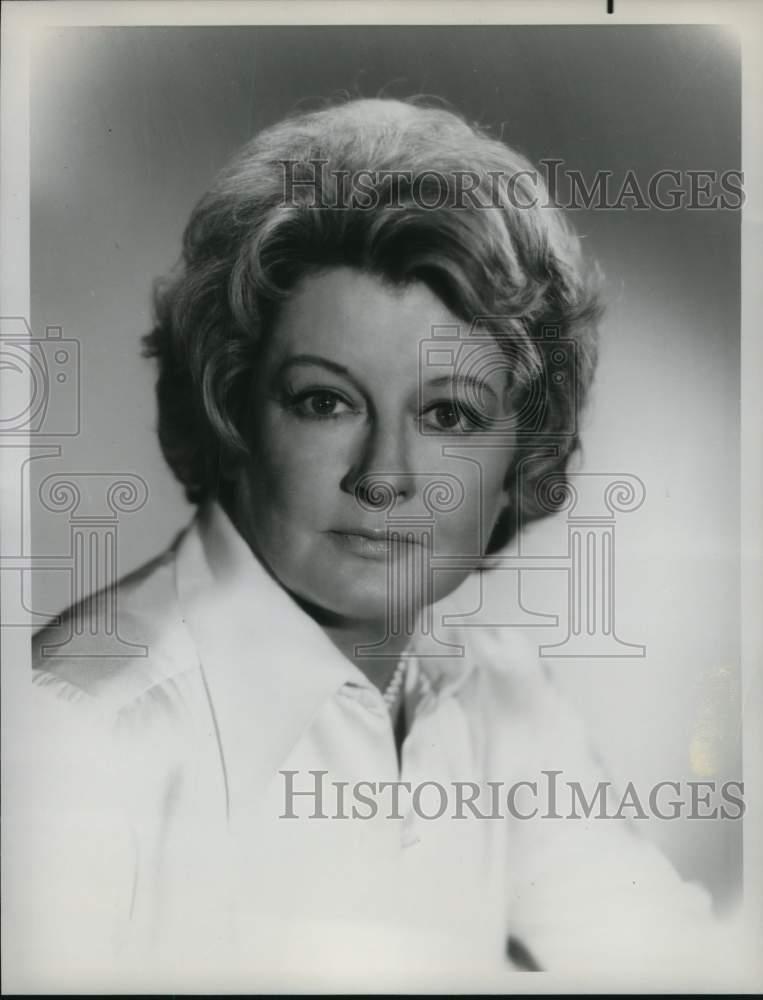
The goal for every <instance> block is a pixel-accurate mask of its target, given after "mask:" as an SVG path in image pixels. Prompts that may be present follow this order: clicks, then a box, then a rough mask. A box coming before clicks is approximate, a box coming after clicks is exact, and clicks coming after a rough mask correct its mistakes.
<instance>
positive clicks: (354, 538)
mask: <svg viewBox="0 0 763 1000" xmlns="http://www.w3.org/2000/svg"><path fill="white" fill-rule="evenodd" d="M329 535H330V536H331V537H332V538H333V539H334V540H335V541H336V542H337V544H339V545H341V546H342V548H344V549H346V550H349V551H350V552H353V553H355V554H356V555H360V556H366V557H371V558H374V557H375V558H379V557H386V556H388V555H389V554H391V553H392V552H393V551H394V549H395V548H396V547H397V546H401V545H402V546H406V547H407V546H408V545H410V544H416V539H414V538H412V537H408V538H406V537H400V535H399V534H398V533H397V532H395V533H394V536H395V537H393V538H391V537H390V532H389V530H388V529H386V528H348V529H345V530H341V529H337V530H333V531H330V532H329Z"/></svg>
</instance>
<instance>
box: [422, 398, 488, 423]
mask: <svg viewBox="0 0 763 1000" xmlns="http://www.w3.org/2000/svg"><path fill="white" fill-rule="evenodd" d="M422 422H423V424H424V426H425V427H426V428H427V429H428V430H435V431H473V430H477V429H478V428H479V426H480V423H479V422H478V421H477V420H476V419H475V418H474V417H472V416H470V415H469V413H468V411H467V409H466V407H464V406H463V405H462V404H460V403H457V402H455V401H453V400H447V401H442V402H439V403H434V404H433V405H432V406H430V407H428V409H426V410H425V411H424V414H423V421H422Z"/></svg>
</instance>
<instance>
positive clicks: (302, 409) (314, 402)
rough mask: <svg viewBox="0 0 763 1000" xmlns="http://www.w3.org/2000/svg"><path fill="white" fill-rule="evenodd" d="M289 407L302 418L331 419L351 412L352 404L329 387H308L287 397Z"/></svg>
mask: <svg viewBox="0 0 763 1000" xmlns="http://www.w3.org/2000/svg"><path fill="white" fill-rule="evenodd" d="M289 408H290V409H291V410H292V411H293V412H294V413H295V414H296V415H297V416H298V417H301V418H302V419H304V420H331V419H332V418H336V417H341V416H342V415H343V414H345V413H351V412H353V408H352V406H350V404H349V403H348V402H347V401H346V400H344V399H342V397H341V396H340V395H339V394H338V393H336V392H333V391H332V390H331V389H309V390H307V391H306V392H301V393H297V394H296V395H294V396H292V397H291V398H290V399H289Z"/></svg>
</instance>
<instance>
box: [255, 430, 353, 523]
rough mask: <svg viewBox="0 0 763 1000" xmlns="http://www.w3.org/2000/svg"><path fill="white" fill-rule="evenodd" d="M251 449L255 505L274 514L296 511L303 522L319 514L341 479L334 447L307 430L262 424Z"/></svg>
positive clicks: (317, 516) (275, 515) (287, 513)
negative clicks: (292, 430) (300, 430)
mask: <svg viewBox="0 0 763 1000" xmlns="http://www.w3.org/2000/svg"><path fill="white" fill-rule="evenodd" d="M263 432H264V433H263V434H262V439H261V442H260V444H259V445H258V447H257V448H256V449H255V450H254V453H253V462H252V481H253V486H254V492H255V495H256V498H257V505H258V507H259V508H260V509H263V508H264V510H265V511H266V512H267V513H269V514H270V515H271V517H275V519H283V517H284V516H286V515H299V516H300V517H301V518H302V519H303V520H304V521H305V522H311V521H315V520H316V518H318V519H319V518H320V516H321V514H322V513H323V512H324V511H325V508H326V507H328V506H329V505H330V504H331V503H332V502H333V498H334V497H335V495H336V493H337V491H338V484H339V482H340V480H341V475H342V471H341V470H342V465H341V461H340V456H339V455H337V454H335V453H334V452H335V451H336V449H333V450H332V449H331V448H330V447H326V443H325V442H323V443H321V445H320V446H319V445H318V443H316V441H315V440H311V436H310V435H308V434H299V433H293V432H290V429H289V428H284V427H283V426H279V425H278V423H275V424H274V425H271V426H270V427H268V426H265V427H264V428H263Z"/></svg>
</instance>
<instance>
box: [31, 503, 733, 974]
mask: <svg viewBox="0 0 763 1000" xmlns="http://www.w3.org/2000/svg"><path fill="white" fill-rule="evenodd" d="M117 598H118V618H119V630H120V636H121V637H122V638H123V639H125V640H128V641H131V642H135V643H140V644H142V645H143V646H144V647H145V650H144V653H145V655H137V656H130V657H120V658H113V657H104V656H100V655H94V656H92V657H78V658H76V659H72V658H65V657H64V658H62V657H56V656H55V655H50V653H51V652H53V653H54V652H55V650H54V649H53V648H52V647H53V646H54V645H55V643H56V642H57V641H60V638H61V635H62V634H64V635H65V634H66V631H67V629H68V628H69V622H68V620H67V618H65V619H64V621H63V623H62V624H61V626H59V627H57V628H54V627H49V628H47V629H46V630H44V631H43V632H41V633H38V635H37V636H36V637H35V641H34V664H33V666H34V674H33V676H34V685H33V696H32V697H31V698H30V704H29V706H28V710H29V711H31V712H33V713H34V714H33V716H32V717H31V720H30V722H29V724H28V725H27V727H26V728H27V729H28V730H29V731H30V732H33V733H34V740H33V741H32V742H33V746H31V747H30V748H29V758H28V759H29V768H28V774H29V783H28V794H27V795H26V796H25V808H24V810H22V811H23V812H24V815H23V817H19V821H20V822H23V824H24V829H25V830H26V831H27V832H26V834H25V835H24V850H25V852H26V854H25V857H26V859H27V863H28V865H29V868H28V870H29V872H30V878H29V879H28V880H27V884H26V891H25V894H24V898H23V903H20V904H19V907H18V913H17V922H16V929H15V932H14V936H15V941H16V947H17V948H18V949H20V950H21V953H22V954H21V960H22V963H23V961H24V956H23V953H24V949H28V950H29V955H28V967H29V976H30V983H31V984H33V985H34V987H35V988H37V989H40V990H44V989H46V988H53V989H56V990H61V989H66V988H67V984H69V983H70V984H71V988H72V989H75V988H78V989H82V990H88V989H93V990H99V989H103V990H111V991H114V990H127V989H132V990H141V989H145V990H153V991H162V992H163V991H173V992H181V991H193V992H203V991H205V990H210V991H225V990H230V991H264V990H268V989H274V990H279V991H283V990H289V989H296V990H299V989H332V988H338V989H344V988H346V989H353V988H355V989H360V990H366V991H368V990H373V991H375V992H379V991H384V990H394V989H407V990H417V989H432V988H433V989H437V988H447V989H448V990H451V991H452V990H454V989H467V990H471V991H473V990H475V989H480V988H482V989H485V990H490V989H499V990H512V989H514V988H516V987H515V986H514V985H513V984H514V982H515V977H513V976H512V975H511V974H512V973H516V972H518V971H519V970H526V969H530V968H533V967H539V968H540V969H542V970H546V971H550V972H552V973H554V972H557V973H564V974H574V975H575V977H576V982H582V983H587V984H595V983H596V982H601V981H603V980H602V978H601V977H605V979H606V977H607V976H609V977H610V980H609V981H610V982H611V981H613V980H612V979H611V977H612V976H614V977H615V979H614V982H615V983H616V984H617V983H618V982H619V984H620V985H627V984H628V983H630V982H632V979H631V977H632V976H634V975H639V977H641V978H640V980H639V981H640V982H647V981H648V977H649V976H650V975H654V976H655V977H656V981H658V982H659V983H660V985H665V984H666V983H668V982H670V977H671V976H673V977H677V979H678V981H680V983H681V984H682V985H683V986H685V985H687V984H691V983H692V982H695V983H699V984H701V985H702V986H703V988H706V987H707V985H708V983H709V982H712V981H713V980H712V978H708V976H710V977H712V974H713V972H717V973H718V975H719V980H718V981H719V982H720V981H721V978H720V977H721V975H722V971H723V968H724V963H723V962H719V961H718V954H719V951H718V945H719V942H720V941H721V940H723V941H727V939H726V938H723V934H724V933H725V931H724V928H723V927H722V926H720V925H719V924H718V922H717V921H716V920H715V918H714V917H713V916H712V912H711V906H710V899H709V896H708V894H707V893H706V892H705V890H703V889H701V888H699V887H698V886H696V885H690V884H687V883H685V882H683V881H682V880H681V879H680V878H679V876H678V875H677V873H676V872H675V870H674V869H673V868H672V866H671V865H670V864H669V863H668V862H667V860H665V859H664V858H663V857H662V856H661V855H660V853H659V852H658V851H657V850H656V848H654V847H653V846H651V845H650V844H649V843H648V842H647V841H645V840H643V839H641V837H640V836H639V835H638V834H637V832H635V831H634V830H633V829H631V826H630V825H629V824H628V822H627V821H626V820H613V819H608V820H607V819H598V818H595V816H594V817H592V818H589V819H585V818H578V819H568V818H565V815H566V812H568V811H569V810H568V808H567V807H568V804H569V803H568V801H567V800H565V802H564V804H563V805H562V804H560V803H557V810H556V811H557V812H558V813H559V814H560V816H559V818H552V817H550V816H549V813H552V812H554V809H553V806H552V805H550V804H549V802H548V795H547V794H546V795H545V796H544V795H543V794H542V793H541V794H539V795H538V796H534V795H533V784H532V783H535V786H536V788H537V789H538V790H539V791H540V790H542V789H546V791H547V789H548V786H549V783H550V782H552V781H553V780H554V777H553V774H552V772H559V774H558V778H559V779H564V780H565V781H567V780H569V781H577V782H579V783H580V784H581V786H582V787H583V789H584V790H585V792H586V794H587V795H588V797H590V792H592V791H594V790H595V787H596V783H597V782H598V781H601V780H603V779H604V778H605V777H606V775H605V774H604V772H603V771H602V769H601V767H600V765H599V764H598V762H597V761H596V759H595V758H594V756H593V755H592V754H591V752H590V750H589V748H588V746H587V740H586V738H585V733H584V730H583V727H582V724H581V722H580V721H579V720H578V719H577V718H576V717H575V716H574V714H573V713H572V712H571V711H570V710H569V708H568V707H567V706H566V704H565V703H564V701H563V700H562V699H561V697H560V696H559V695H558V694H557V692H556V690H555V689H554V687H553V685H552V683H551V681H550V680H549V678H548V677H547V675H546V673H545V672H544V670H543V667H542V664H540V663H539V662H538V660H537V658H536V656H535V655H534V653H533V650H532V648H531V647H530V646H529V644H528V643H527V642H526V640H524V639H523V638H522V637H521V635H519V634H518V633H517V632H516V631H515V630H498V629H492V630H491V629H486V630H469V632H468V634H465V633H457V632H455V631H453V630H451V633H450V634H449V636H448V639H449V640H450V641H452V642H453V643H454V644H456V645H461V646H463V648H464V655H463V656H443V657H431V656H420V657H418V658H413V659H412V660H411V664H410V668H409V670H408V673H407V678H406V685H405V694H404V704H405V713H406V719H407V725H408V731H407V736H406V738H405V741H404V744H403V747H402V756H401V764H400V768H399V769H398V760H397V754H396V750H395V743H394V736H393V730H392V725H391V720H390V716H389V713H388V710H387V708H386V706H385V703H384V701H383V699H382V697H381V695H380V693H379V692H378V690H377V689H376V688H375V687H374V686H373V685H372V684H370V682H369V681H368V680H367V679H366V678H365V677H364V675H363V674H362V673H361V672H360V671H359V670H358V669H357V668H356V667H355V666H354V665H353V664H351V663H350V662H349V661H347V660H346V659H345V658H344V657H343V656H342V655H341V654H340V653H339V652H338V651H337V650H336V648H335V647H334V646H333V644H332V643H331V642H330V641H329V639H328V638H327V637H326V635H325V634H324V633H323V631H322V630H321V629H320V628H319V626H317V625H316V624H315V623H314V622H313V620H312V619H311V618H310V617H309V616H308V615H306V614H305V613H304V612H303V611H302V610H301V609H299V608H298V606H297V605H296V604H295V603H294V602H293V600H292V599H291V598H290V597H289V595H288V594H287V593H286V592H285V591H284V590H283V589H282V588H281V587H280V586H279V585H278V584H277V583H275V582H274V581H273V580H272V578H271V577H270V576H269V575H268V573H267V572H266V571H265V570H264V569H263V567H262V566H261V565H260V563H259V562H258V561H257V560H256V559H255V557H254V556H253V555H252V553H251V552H250V550H249V548H248V547H247V545H246V544H245V543H244V541H243V540H242V538H241V537H240V536H239V534H238V532H237V531H236V530H235V528H234V527H233V525H232V524H231V522H230V521H229V520H228V518H227V516H226V515H225V513H224V512H223V510H222V509H221V508H220V507H219V506H218V505H216V504H210V505H208V506H206V507H204V508H202V509H201V510H200V512H199V514H198V515H197V517H196V518H195V519H194V521H193V522H192V524H191V525H190V526H189V527H188V528H187V529H186V530H185V531H184V532H183V533H182V534H181V535H180V536H179V537H178V539H177V540H176V542H175V543H174V544H173V546H172V547H171V548H170V549H169V550H168V551H167V552H166V553H164V554H163V555H162V556H160V557H159V558H158V559H156V560H154V561H153V562H152V563H150V564H148V566H146V567H144V568H143V569H141V570H139V571H137V572H136V573H134V574H131V575H130V576H129V577H127V578H125V580H123V581H122V582H121V583H120V585H119V590H118V595H117ZM91 600H95V598H92V599H91ZM62 630H63V631H62ZM46 646H47V647H49V648H48V649H47V650H46ZM413 651H414V652H415V651H416V650H415V647H414V649H413ZM139 652H140V650H139ZM32 726H33V727H34V728H33V729H31V728H30V727H32ZM520 782H524V783H525V784H520ZM512 786H514V787H513V792H512V793H511V794H512V795H513V799H512V808H511V809H510V808H509V807H508V805H507V795H508V794H509V790H510V789H511V788H512ZM395 796H396V797H397V798H396V799H395ZM469 801H471V802H472V804H473V805H472V806H470V805H469V804H468V802H469ZM534 808H535V809H536V814H535V815H532V813H533V809H534ZM512 812H513V815H512ZM525 817H529V818H525ZM729 940H730V939H729ZM724 948H726V949H728V941H727V943H726V944H725V945H724ZM723 954H724V955H725V954H726V952H725V951H724V952H723ZM710 955H712V956H713V960H712V961H707V960H708V958H709V957H710ZM525 974H526V973H525V972H523V975H525ZM692 975H695V976H696V977H697V978H696V979H695V980H692V978H691V976H692ZM597 977H598V978H597ZM618 977H619V979H618ZM645 977H646V978H645ZM687 977H688V978H687ZM521 981H522V982H527V980H521Z"/></svg>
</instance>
